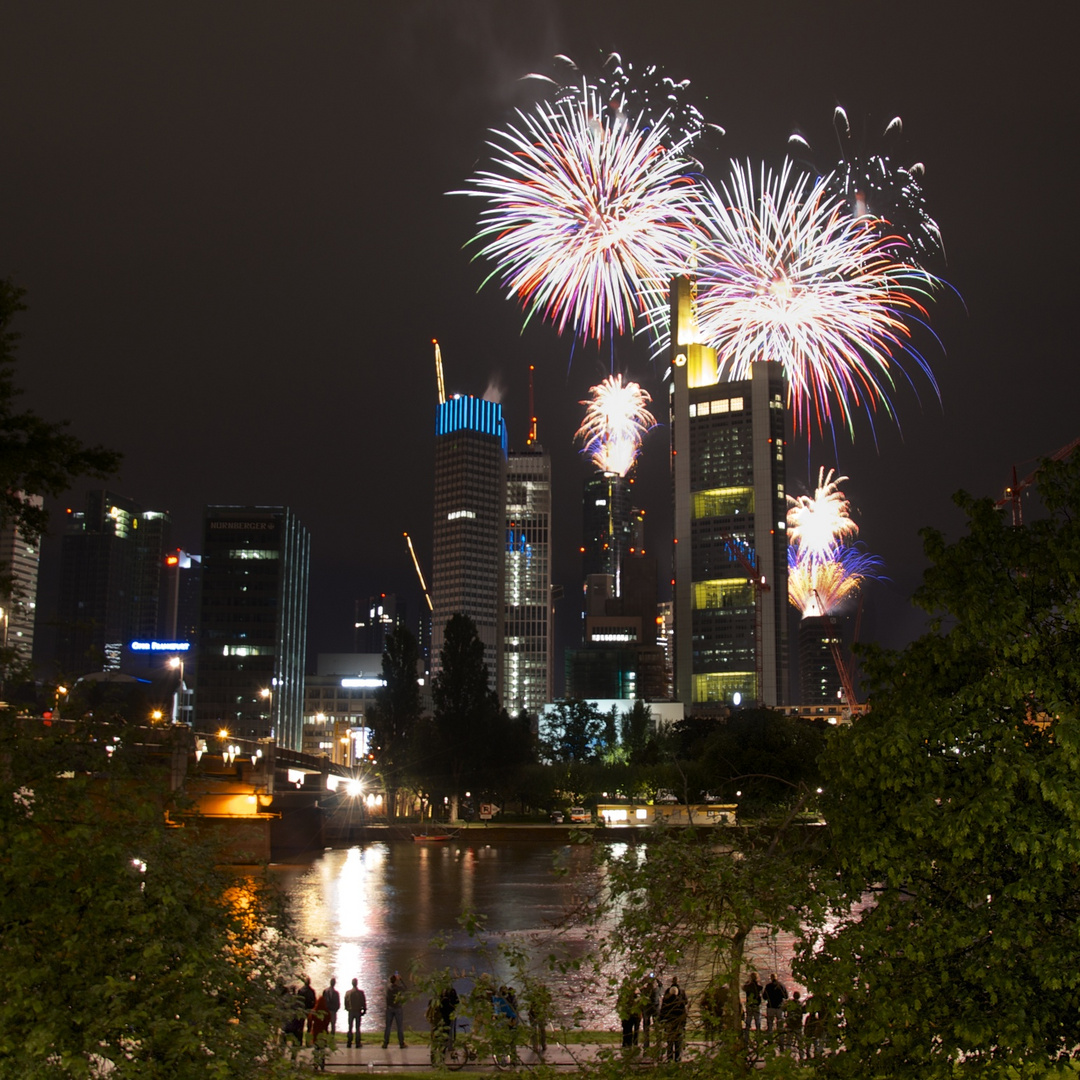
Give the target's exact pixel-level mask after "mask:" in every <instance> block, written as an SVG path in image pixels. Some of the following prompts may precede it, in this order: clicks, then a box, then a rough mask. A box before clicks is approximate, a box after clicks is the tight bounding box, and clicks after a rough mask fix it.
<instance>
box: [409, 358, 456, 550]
mask: <svg viewBox="0 0 1080 1080" xmlns="http://www.w3.org/2000/svg"><path fill="white" fill-rule="evenodd" d="M431 344H432V345H434V346H435V381H436V383H437V384H438V388H439V404H440V405H445V404H446V385H445V383H443V377H442V349H440V348H439V343H438V341H436V340H435V338H432V339H431ZM405 535H406V536H408V535H409V534H408V533H406V534H405ZM410 546H411V545H410ZM413 557H414V558H415V556H413ZM417 569H418V570H419V569H420V568H419V567H417Z"/></svg>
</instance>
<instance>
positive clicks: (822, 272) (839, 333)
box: [697, 161, 939, 437]
mask: <svg viewBox="0 0 1080 1080" xmlns="http://www.w3.org/2000/svg"><path fill="white" fill-rule="evenodd" d="M830 183H831V178H830V177H822V178H820V179H819V180H816V181H815V180H813V179H811V178H810V177H809V176H805V175H798V174H796V173H795V171H794V169H793V167H792V164H791V162H790V161H786V162H785V163H784V165H783V167H782V168H781V169H780V171H779V172H774V171H773V170H771V169H766V168H765V167H764V166H762V167H761V170H760V173H759V176H758V178H757V180H756V181H755V178H754V174H753V172H752V170H751V167H750V166H749V164H747V166H746V167H745V168H744V167H743V166H742V165H740V164H738V163H733V166H732V173H731V178H730V180H729V181H728V182H727V183H725V184H722V185H721V187H720V188H719V190H716V189H713V188H711V187H707V188H706V189H705V190H706V194H705V197H704V200H703V202H702V204H701V206H700V207H699V216H698V221H699V225H700V230H701V232H700V239H699V248H698V253H697V285H698V300H697V318H698V324H699V328H700V331H701V334H702V339H703V340H704V341H705V342H706V343H707V344H709V345H711V346H712V347H714V348H715V349H716V350H717V354H718V360H719V363H720V368H721V375H722V376H726V377H728V378H730V379H746V378H749V376H750V367H751V364H752V363H753V362H754V361H755V360H775V361H778V362H780V363H781V364H783V366H784V369H785V372H786V374H787V378H788V384H789V396H790V405H791V408H792V412H793V414H794V417H795V423H796V427H797V428H799V429H800V430H806V432H807V436H808V437H809V432H810V428H811V427H812V426H817V427H818V429H819V430H823V429H824V428H825V427H826V426H831V425H832V424H833V422H834V418H839V419H840V420H841V422H842V423H843V424H844V426H845V427H847V428H848V430H849V431H850V430H851V427H852V423H851V420H852V414H853V411H854V410H855V409H857V408H866V409H868V410H869V411H871V412H872V411H873V410H875V409H877V408H878V407H879V406H881V407H883V408H884V409H885V410H886V411H887V412H888V413H889V414H890V415H891V414H892V412H893V410H892V405H891V402H890V394H891V392H892V390H893V389H894V387H895V382H896V373H897V372H901V373H903V374H904V377H905V378H907V375H906V373H904V372H903V368H901V367H900V366H899V365H898V363H897V359H898V357H900V356H907V357H910V358H911V359H912V360H914V361H915V364H916V366H917V367H918V368H919V369H921V370H922V371H923V372H924V373H925V375H926V376H927V378H928V379H929V380H930V383H931V385H932V386H934V389H935V392H936V389H937V387H936V384H935V383H934V378H933V374H932V373H931V371H930V368H929V365H928V364H927V363H926V361H925V360H924V359H923V357H922V356H921V354H920V353H919V352H918V351H917V349H916V348H914V347H913V345H912V342H911V328H910V324H911V322H924V321H925V319H926V309H925V307H924V301H925V300H926V299H927V298H928V297H929V295H930V294H931V293H932V292H933V290H934V289H935V288H936V287H937V285H938V284H939V282H938V279H937V278H936V277H934V276H933V275H932V274H929V273H928V272H926V271H925V270H923V269H921V268H920V267H918V266H916V265H914V264H913V263H910V262H906V261H904V259H903V258H902V257H901V255H900V252H901V251H902V250H903V249H904V248H905V246H906V245H904V244H903V243H902V242H901V241H900V240H898V239H897V238H896V237H893V236H891V235H889V234H888V232H887V231H883V230H882V229H881V228H880V226H881V222H880V221H878V220H877V219H874V218H871V217H868V216H864V217H860V218H853V217H851V215H849V214H848V213H846V212H845V210H844V208H843V205H842V202H841V200H840V199H839V198H837V197H830V196H829V195H828V190H829V185H830Z"/></svg>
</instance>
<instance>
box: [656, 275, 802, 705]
mask: <svg viewBox="0 0 1080 1080" xmlns="http://www.w3.org/2000/svg"><path fill="white" fill-rule="evenodd" d="M671 319H672V323H671V326H672V335H671V336H672V382H671V388H670V410H671V448H672V458H671V462H672V488H673V501H674V534H675V535H674V541H675V543H674V582H675V584H674V596H673V602H674V619H675V685H676V693H677V697H678V700H680V701H682V702H683V703H684V704H685V706H686V708H687V709H688V710H689V709H694V708H699V709H703V710H704V709H707V708H709V707H720V706H725V705H732V704H739V703H745V704H749V703H751V702H757V703H760V704H763V705H770V706H774V705H780V704H784V703H785V702H786V700H787V625H788V614H787V606H788V602H787V534H786V515H787V506H786V500H785V494H786V489H785V462H784V456H785V454H784V451H785V432H786V411H785V401H786V396H787V386H786V382H785V379H784V375H783V371H782V368H781V367H780V365H779V364H775V363H769V362H766V361H761V362H758V363H754V364H753V365H752V372H751V377H750V378H748V379H745V380H741V381H738V382H721V381H719V377H718V366H717V361H716V354H715V352H714V351H713V350H712V349H710V348H708V347H707V346H704V345H702V344H701V343H700V342H698V341H697V332H696V324H695V320H694V314H693V310H692V305H691V297H690V284H689V282H688V280H687V279H686V278H676V279H675V280H674V281H673V282H672V287H671Z"/></svg>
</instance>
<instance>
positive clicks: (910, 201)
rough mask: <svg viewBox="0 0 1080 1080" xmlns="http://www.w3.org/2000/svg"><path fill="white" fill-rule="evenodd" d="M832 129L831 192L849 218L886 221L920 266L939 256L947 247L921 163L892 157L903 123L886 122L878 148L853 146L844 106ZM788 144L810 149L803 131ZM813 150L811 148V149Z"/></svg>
mask: <svg viewBox="0 0 1080 1080" xmlns="http://www.w3.org/2000/svg"><path fill="white" fill-rule="evenodd" d="M833 127H834V128H835V129H836V137H837V140H838V142H839V144H840V161H839V162H838V163H837V164H836V166H835V167H834V168H833V170H832V174H831V176H832V179H831V181H830V183H829V188H828V191H829V194H830V195H835V196H837V197H838V198H840V199H841V200H842V201H843V203H844V207H845V209H846V210H847V212H848V214H850V215H851V216H852V217H865V216H866V215H869V216H871V217H873V218H876V219H878V220H879V221H884V222H887V223H888V227H889V229H890V231H892V232H895V233H898V234H899V235H901V236H902V237H903V238H904V240H905V241H906V242H907V243H908V245H909V246H910V248H911V251H912V258H913V259H915V260H916V261H918V262H919V263H920V264H922V263H925V262H929V263H931V264H933V263H934V262H936V261H938V260H941V259H943V258H944V255H945V248H944V245H943V243H942V240H941V229H940V227H939V226H938V223H937V222H936V221H935V220H934V219H933V218H932V217H931V216H930V213H929V211H928V210H927V209H926V196H925V195H924V194H923V188H922V178H923V175H924V173H925V171H926V170H925V168H924V167H923V164H922V163H921V162H915V163H914V164H912V165H899V164H897V163H896V161H895V160H894V159H895V156H896V153H897V150H898V146H897V144H898V142H899V139H900V137H901V135H902V134H903V131H904V125H903V121H902V120H901V119H900V117H899V116H895V117H893V119H892V120H890V121H889V123H888V124H887V125H886V126H885V130H884V131H883V132H882V136H881V146H880V149H878V150H876V151H875V150H864V151H861V152H860V151H856V150H854V149H853V142H854V140H853V139H852V135H851V122H850V121H849V119H848V115H847V112H846V111H845V110H844V109H843V107H842V106H839V105H838V106H837V107H836V109H835V110H834V112H833ZM788 144H789V146H792V147H796V146H798V147H801V148H804V149H805V150H807V151H810V144H809V143H808V142H807V141H806V140H805V139H804V138H803V137H802V136H801V135H792V136H791V138H790V139H789V140H788ZM811 153H812V151H811Z"/></svg>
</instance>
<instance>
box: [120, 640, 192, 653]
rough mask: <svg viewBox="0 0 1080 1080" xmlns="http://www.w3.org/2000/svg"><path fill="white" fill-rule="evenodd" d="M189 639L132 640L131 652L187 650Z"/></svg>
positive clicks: (189, 646) (189, 645)
mask: <svg viewBox="0 0 1080 1080" xmlns="http://www.w3.org/2000/svg"><path fill="white" fill-rule="evenodd" d="M190 650H191V642H190V641H133V642H132V643H131V651H132V652H189V651H190Z"/></svg>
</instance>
